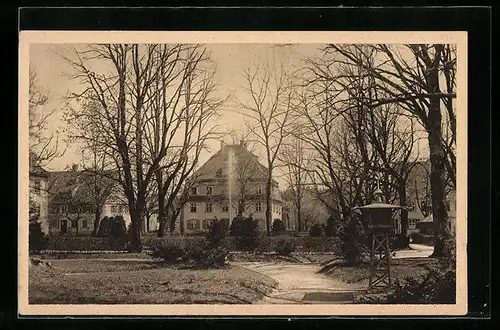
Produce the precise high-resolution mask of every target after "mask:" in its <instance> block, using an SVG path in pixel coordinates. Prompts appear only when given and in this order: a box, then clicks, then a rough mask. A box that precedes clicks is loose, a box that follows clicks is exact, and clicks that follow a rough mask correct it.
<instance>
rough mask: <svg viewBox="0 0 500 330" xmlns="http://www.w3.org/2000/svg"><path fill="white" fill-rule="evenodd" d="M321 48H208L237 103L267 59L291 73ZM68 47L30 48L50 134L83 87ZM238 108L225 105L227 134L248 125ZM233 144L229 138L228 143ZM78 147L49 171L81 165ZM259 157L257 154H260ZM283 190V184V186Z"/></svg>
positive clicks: (223, 88)
mask: <svg viewBox="0 0 500 330" xmlns="http://www.w3.org/2000/svg"><path fill="white" fill-rule="evenodd" d="M321 46H322V45H319V44H293V45H289V46H285V47H276V46H274V45H272V44H248V43H247V44H207V45H206V47H207V50H208V51H209V52H210V53H211V59H212V60H213V61H214V63H215V64H216V66H217V71H216V82H217V83H218V84H219V85H220V86H219V93H220V96H221V97H226V96H228V95H232V97H234V98H236V99H244V98H245V96H246V92H245V90H244V88H243V86H244V85H245V81H244V79H243V76H242V75H243V73H244V71H245V70H246V69H249V68H250V69H252V68H253V67H255V66H258V65H262V64H264V62H265V61H266V60H268V59H273V58H274V59H276V60H278V61H283V62H284V63H285V66H288V67H290V68H291V69H294V68H298V67H301V66H302V64H303V62H302V60H303V59H304V58H306V57H310V56H315V55H318V54H319V52H320V48H321ZM65 47H66V45H62V44H31V45H30V65H33V66H34V68H35V70H36V73H37V79H38V83H39V85H40V87H42V88H43V89H46V90H47V91H49V93H50V99H49V102H48V104H47V105H46V108H47V109H50V110H52V109H55V110H56V113H55V115H54V116H53V117H52V118H51V120H50V123H49V129H50V130H51V131H56V130H60V129H61V128H62V125H63V122H62V120H61V119H62V114H63V107H64V96H65V95H66V94H67V92H68V91H75V90H78V89H79V88H80V87H79V86H78V83H77V82H76V81H74V80H71V79H69V77H68V76H67V74H68V73H70V72H71V68H70V67H69V65H68V64H67V63H66V61H65V60H64V59H63V58H62V57H61V56H60V55H59V53H64V51H65ZM235 107H236V104H235V102H233V101H231V100H230V101H228V102H226V104H225V105H224V107H223V109H222V111H221V113H220V117H219V118H218V121H217V123H218V125H220V127H221V129H222V130H224V131H229V130H233V129H243V128H244V126H245V124H244V122H243V116H242V115H241V114H239V113H237V111H235V110H237V109H235ZM226 142H230V138H229V137H228V138H227V139H226ZM219 146H220V142H218V141H212V142H211V144H210V149H211V150H210V151H207V152H205V153H204V154H203V156H202V159H201V163H204V162H205V161H206V160H207V159H208V158H209V157H210V156H211V155H212V154H213V153H215V152H216V151H217V150H218V148H219ZM76 149H77V148H76V147H74V146H73V147H72V146H69V147H68V149H67V150H66V153H65V154H64V156H63V157H60V158H57V159H54V160H53V161H52V162H51V163H50V164H48V166H47V167H48V169H49V170H63V169H64V168H66V167H67V166H70V165H71V164H72V163H80V156H79V153H78V150H76ZM257 153H258V152H257ZM280 186H281V187H282V188H283V183H281V184H280Z"/></svg>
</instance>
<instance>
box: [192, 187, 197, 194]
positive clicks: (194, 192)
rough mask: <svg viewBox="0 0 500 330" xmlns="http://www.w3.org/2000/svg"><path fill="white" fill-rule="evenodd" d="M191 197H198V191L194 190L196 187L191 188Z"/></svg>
mask: <svg viewBox="0 0 500 330" xmlns="http://www.w3.org/2000/svg"><path fill="white" fill-rule="evenodd" d="M191 195H193V196H196V195H198V190H197V189H196V187H191Z"/></svg>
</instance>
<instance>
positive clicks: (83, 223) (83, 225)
mask: <svg viewBox="0 0 500 330" xmlns="http://www.w3.org/2000/svg"><path fill="white" fill-rule="evenodd" d="M82 228H88V223H87V220H82Z"/></svg>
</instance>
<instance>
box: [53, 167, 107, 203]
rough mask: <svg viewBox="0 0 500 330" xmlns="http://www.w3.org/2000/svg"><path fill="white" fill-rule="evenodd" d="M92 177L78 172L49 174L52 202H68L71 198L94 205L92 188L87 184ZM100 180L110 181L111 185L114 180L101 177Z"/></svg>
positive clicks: (86, 173) (83, 172) (89, 174)
mask: <svg viewBox="0 0 500 330" xmlns="http://www.w3.org/2000/svg"><path fill="white" fill-rule="evenodd" d="M92 175H93V174H91V173H89V172H87V171H76V170H70V171H52V172H48V178H49V179H48V181H49V185H48V192H49V199H50V202H51V203H58V202H67V201H68V198H71V199H73V200H77V201H79V202H83V203H85V202H88V203H92V198H91V197H92V196H93V195H92V191H91V187H90V185H89V184H87V183H88V182H89V181H88V180H90V178H91V176H92ZM99 180H100V182H103V181H102V180H109V181H110V183H111V180H112V179H111V178H106V177H101V178H99ZM104 184H105V183H104Z"/></svg>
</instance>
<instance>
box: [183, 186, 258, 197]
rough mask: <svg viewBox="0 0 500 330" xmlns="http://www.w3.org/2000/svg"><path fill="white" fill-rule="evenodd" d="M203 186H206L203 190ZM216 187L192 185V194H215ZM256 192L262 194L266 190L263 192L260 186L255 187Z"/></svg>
mask: <svg viewBox="0 0 500 330" xmlns="http://www.w3.org/2000/svg"><path fill="white" fill-rule="evenodd" d="M201 188H204V189H203V190H201ZM214 191H215V190H214V187H212V186H207V187H191V195H193V196H197V195H203V194H205V195H213V194H214ZM254 193H255V194H256V195H262V194H263V193H264V192H263V189H262V187H261V186H258V187H256V188H255V191H254Z"/></svg>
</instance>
